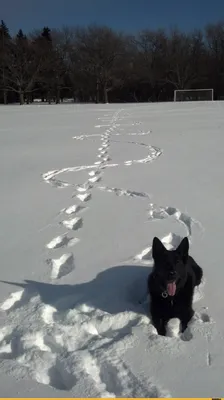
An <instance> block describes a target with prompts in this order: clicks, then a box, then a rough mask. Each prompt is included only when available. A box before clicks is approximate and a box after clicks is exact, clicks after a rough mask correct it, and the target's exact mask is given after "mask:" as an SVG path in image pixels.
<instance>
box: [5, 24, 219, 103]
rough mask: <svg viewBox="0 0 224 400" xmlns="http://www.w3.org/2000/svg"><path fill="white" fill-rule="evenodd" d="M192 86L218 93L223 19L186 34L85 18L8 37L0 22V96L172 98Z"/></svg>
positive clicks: (111, 99) (92, 99) (19, 98)
mask: <svg viewBox="0 0 224 400" xmlns="http://www.w3.org/2000/svg"><path fill="white" fill-rule="evenodd" d="M193 88H196V89H202V88H213V89H214V96H215V97H214V98H215V99H221V98H222V96H223V95H224V22H218V23H215V24H210V25H208V26H206V27H205V28H204V29H202V30H194V31H192V32H189V33H185V32H181V31H180V30H179V29H171V30H169V31H166V30H162V29H158V30H150V29H145V30H142V31H141V32H139V33H138V34H136V35H127V34H125V33H123V32H117V31H115V30H113V29H111V28H109V27H107V26H96V25H90V26H88V27H85V28H80V27H77V28H76V27H64V28H62V29H58V30H57V29H52V30H50V29H49V28H48V27H44V28H43V30H42V31H34V32H32V33H30V34H28V35H25V34H24V33H23V31H22V30H21V29H20V30H19V32H18V33H17V34H16V35H15V36H11V35H10V32H9V29H8V27H7V25H6V24H5V22H4V21H1V24H0V103H4V104H7V103H12V102H16V101H19V102H20V104H24V103H30V102H32V101H33V100H34V99H35V98H39V99H41V100H42V101H48V102H49V103H51V102H55V103H60V102H62V101H63V99H65V98H72V99H74V102H95V103H99V102H105V103H107V102H147V101H170V100H173V93H174V90H175V89H193Z"/></svg>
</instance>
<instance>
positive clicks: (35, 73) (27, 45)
mask: <svg viewBox="0 0 224 400" xmlns="http://www.w3.org/2000/svg"><path fill="white" fill-rule="evenodd" d="M40 67H41V59H39V58H38V54H37V52H36V49H35V47H34V45H33V43H32V42H30V41H29V40H28V39H27V37H26V36H25V35H23V33H22V31H21V30H20V31H19V32H18V34H17V36H16V37H15V38H14V39H13V40H12V41H11V43H10V46H9V49H8V54H7V74H6V82H7V89H8V90H11V91H13V92H15V93H18V95H19V100H20V104H21V105H22V104H24V98H25V95H27V94H29V93H30V92H32V91H33V90H34V85H35V83H36V82H37V80H38V77H39V73H40Z"/></svg>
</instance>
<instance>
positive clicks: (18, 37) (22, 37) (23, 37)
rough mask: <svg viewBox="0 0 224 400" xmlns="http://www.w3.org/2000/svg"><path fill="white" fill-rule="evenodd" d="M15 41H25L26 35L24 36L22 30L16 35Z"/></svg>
mask: <svg viewBox="0 0 224 400" xmlns="http://www.w3.org/2000/svg"><path fill="white" fill-rule="evenodd" d="M16 37H17V39H26V35H24V33H23V31H22V29H20V30H19V31H18V33H17V35H16Z"/></svg>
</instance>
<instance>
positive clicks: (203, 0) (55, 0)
mask: <svg viewBox="0 0 224 400" xmlns="http://www.w3.org/2000/svg"><path fill="white" fill-rule="evenodd" d="M0 12H1V13H0V19H3V20H4V21H5V22H6V24H7V26H8V27H9V29H10V32H11V33H12V34H14V33H17V31H18V30H19V29H20V28H22V29H23V31H24V32H25V33H28V32H30V31H32V30H34V29H40V28H42V27H43V26H49V27H50V28H61V27H62V26H85V25H88V24H91V23H96V24H103V25H108V26H110V27H112V28H115V29H117V30H122V31H125V32H130V33H135V32H138V31H140V30H141V29H145V28H151V29H155V28H170V27H174V26H178V27H179V28H180V29H181V30H184V31H190V30H192V29H194V28H199V27H203V26H204V25H206V24H207V23H210V22H217V21H219V20H220V19H221V18H222V16H223V18H224V0H187V1H185V0H0Z"/></svg>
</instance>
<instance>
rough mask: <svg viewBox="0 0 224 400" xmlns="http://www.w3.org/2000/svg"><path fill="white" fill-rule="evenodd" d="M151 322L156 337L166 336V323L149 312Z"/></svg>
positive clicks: (155, 314)
mask: <svg viewBox="0 0 224 400" xmlns="http://www.w3.org/2000/svg"><path fill="white" fill-rule="evenodd" d="M151 322H152V324H153V325H154V327H155V328H156V330H157V332H158V335H161V336H166V323H165V321H164V320H163V319H162V318H161V317H159V316H158V315H157V313H156V312H155V313H154V312H152V310H151Z"/></svg>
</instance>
